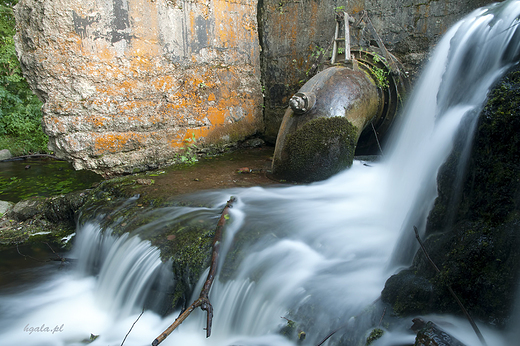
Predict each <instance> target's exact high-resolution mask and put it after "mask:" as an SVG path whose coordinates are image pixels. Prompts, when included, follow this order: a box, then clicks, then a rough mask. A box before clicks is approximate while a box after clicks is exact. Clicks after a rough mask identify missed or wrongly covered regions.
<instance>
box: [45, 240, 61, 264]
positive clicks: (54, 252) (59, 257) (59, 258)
mask: <svg viewBox="0 0 520 346" xmlns="http://www.w3.org/2000/svg"><path fill="white" fill-rule="evenodd" d="M44 244H45V245H47V246H48V247H49V249H51V251H52V253H53V254H55V255H56V257H58V260H59V261H61V262H65V258H63V257H61V256H60V255H58V254H57V253H56V251H54V249H53V248H52V247H51V246H50V245H49V243H47V242H45V243H44Z"/></svg>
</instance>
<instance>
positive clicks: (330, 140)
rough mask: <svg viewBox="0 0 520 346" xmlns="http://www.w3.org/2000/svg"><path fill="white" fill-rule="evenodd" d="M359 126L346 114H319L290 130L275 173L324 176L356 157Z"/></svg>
mask: <svg viewBox="0 0 520 346" xmlns="http://www.w3.org/2000/svg"><path fill="white" fill-rule="evenodd" d="M356 142H357V128H356V127H355V126H354V125H352V124H351V123H350V121H349V120H348V119H347V118H345V117H331V118H326V117H322V118H317V119H313V120H311V121H309V122H307V123H305V124H304V125H303V126H302V127H301V128H299V129H298V130H296V131H295V132H293V133H291V134H288V135H287V138H286V141H285V145H284V148H283V152H282V154H281V159H280V160H277V162H275V166H276V167H277V168H276V171H275V172H273V173H274V174H275V175H278V176H282V177H284V178H285V179H286V180H290V181H298V182H312V181H319V180H324V179H327V178H329V177H331V176H332V175H334V174H336V173H338V172H340V171H341V170H343V169H345V168H348V167H350V166H351V165H352V162H353V161H354V152H355V150H356Z"/></svg>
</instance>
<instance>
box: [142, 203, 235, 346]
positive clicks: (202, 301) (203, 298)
mask: <svg viewBox="0 0 520 346" xmlns="http://www.w3.org/2000/svg"><path fill="white" fill-rule="evenodd" d="M233 202H235V197H231V198H230V199H229V201H227V203H226V206H225V207H224V209H223V210H222V214H221V216H220V219H219V220H218V223H217V228H216V229H215V236H214V237H213V254H212V256H211V266H210V268H209V273H208V276H207V278H206V282H205V283H204V286H203V287H202V290H201V292H200V295H199V298H198V299H197V300H195V301H194V302H193V303H192V304H191V305H190V306H189V307H188V308H187V309H186V310H184V312H182V313H181V314H180V315H179V317H177V319H175V321H174V322H173V323H172V324H171V325H170V326H169V327H168V328H166V330H165V331H164V332H162V334H161V335H159V336H158V337H157V338H155V340H154V341H153V342H152V346H157V345H159V344H160V343H161V342H163V341H164V339H166V338H167V337H168V335H170V334H171V332H173V331H174V330H175V328H177V327H178V326H179V325H180V324H181V323H182V322H183V321H184V320H185V319H186V318H187V317H188V316H189V315H190V314H191V313H192V311H193V310H195V309H196V308H198V307H200V308H201V309H202V310H204V311H206V313H207V319H206V337H207V338H209V337H210V335H211V324H212V322H213V306H212V305H211V302H210V301H209V290H210V288H211V285H212V284H213V280H214V279H215V275H216V273H217V267H218V256H219V251H220V243H221V239H222V230H223V228H224V226H225V225H226V220H227V219H229V209H230V208H231V207H232V205H233Z"/></svg>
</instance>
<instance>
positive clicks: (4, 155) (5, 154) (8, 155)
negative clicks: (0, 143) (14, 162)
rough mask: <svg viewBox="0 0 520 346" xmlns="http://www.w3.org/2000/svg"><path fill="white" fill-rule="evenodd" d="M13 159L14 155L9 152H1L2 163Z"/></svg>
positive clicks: (0, 159) (4, 150) (3, 150)
mask: <svg viewBox="0 0 520 346" xmlns="http://www.w3.org/2000/svg"><path fill="white" fill-rule="evenodd" d="M11 157H13V155H11V152H10V151H9V150H7V149H2V150H0V161H2V160H8V159H10V158H11Z"/></svg>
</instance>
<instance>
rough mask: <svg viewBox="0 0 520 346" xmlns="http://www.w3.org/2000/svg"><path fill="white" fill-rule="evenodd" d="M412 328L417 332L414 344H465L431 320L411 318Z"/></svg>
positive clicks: (439, 345) (436, 345) (425, 345)
mask: <svg viewBox="0 0 520 346" xmlns="http://www.w3.org/2000/svg"><path fill="white" fill-rule="evenodd" d="M413 321H414V325H413V326H412V329H413V330H414V331H416V332H417V337H416V338H415V344H414V346H466V345H464V344H463V343H462V342H460V341H459V340H457V339H456V338H455V337H453V336H452V335H450V334H448V333H447V332H445V331H444V330H442V328H440V327H439V326H438V325H436V324H435V323H433V322H432V321H428V322H425V321H423V320H421V319H420V318H416V319H414V320H413Z"/></svg>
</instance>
